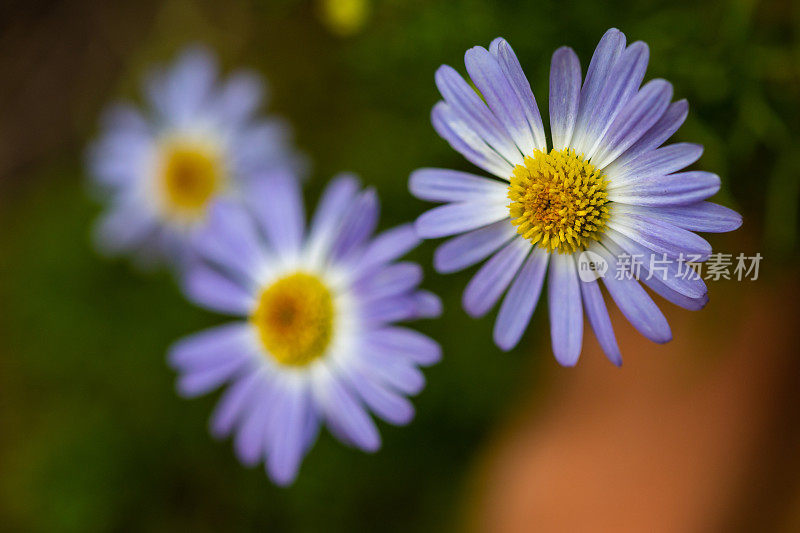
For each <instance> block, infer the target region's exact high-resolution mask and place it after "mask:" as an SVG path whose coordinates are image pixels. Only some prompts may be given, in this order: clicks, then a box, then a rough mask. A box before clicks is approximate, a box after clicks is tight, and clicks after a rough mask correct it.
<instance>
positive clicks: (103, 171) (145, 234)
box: [89, 46, 302, 261]
mask: <svg viewBox="0 0 800 533" xmlns="http://www.w3.org/2000/svg"><path fill="white" fill-rule="evenodd" d="M144 93H145V96H146V100H147V106H146V108H145V109H143V110H140V109H137V108H136V107H135V106H133V105H131V104H128V103H118V104H115V105H112V106H111V107H110V108H109V109H108V110H107V111H106V112H105V115H104V117H103V119H102V122H101V133H100V137H99V139H98V140H97V141H95V142H94V143H93V144H92V145H91V147H90V149H89V172H90V174H91V176H92V179H93V181H94V183H95V184H96V185H98V186H99V187H100V189H101V190H102V191H103V192H105V193H106V196H107V199H108V203H109V207H108V211H107V213H106V214H105V215H104V216H103V217H102V218H101V220H100V221H99V222H98V225H97V231H96V237H97V239H96V242H97V246H98V248H99V249H100V250H101V251H102V252H104V253H107V254H119V253H127V252H135V253H136V255H137V257H138V259H139V260H142V261H153V260H157V259H163V258H165V257H166V258H169V259H172V260H181V259H182V258H183V256H184V255H185V254H186V252H187V251H188V250H189V249H190V248H191V240H192V236H193V234H195V233H196V231H197V230H198V229H200V228H202V227H203V226H204V224H205V221H206V215H207V213H208V209H209V207H210V206H211V205H212V204H213V203H214V201H216V200H217V199H219V198H237V197H240V196H242V195H244V194H246V191H247V188H248V187H249V185H250V183H251V182H252V181H253V180H256V179H258V176H259V175H260V174H262V173H264V172H267V171H270V170H275V169H288V170H299V167H301V166H302V165H301V161H300V158H299V157H298V155H297V154H296V152H295V151H294V148H293V147H292V145H291V139H290V134H289V129H288V127H287V126H286V124H285V123H283V122H282V121H281V120H279V119H275V118H272V117H267V118H265V117H261V116H259V115H258V114H257V112H258V108H259V107H260V106H261V104H262V101H263V100H264V93H265V90H264V83H263V80H262V79H261V78H260V77H259V76H258V75H256V74H255V73H253V72H250V71H239V72H236V73H234V74H232V75H230V76H229V77H228V78H225V79H220V78H219V74H218V65H217V61H216V58H215V57H214V55H213V53H212V52H211V51H210V50H208V49H207V48H204V47H200V46H194V47H190V48H187V49H186V50H185V51H183V52H182V53H181V54H180V56H179V57H178V58H177V59H176V60H175V62H174V64H172V65H170V66H167V67H163V68H156V69H154V70H153V71H152V72H151V73H150V74H149V75H148V76H147V77H146V79H145V83H144Z"/></svg>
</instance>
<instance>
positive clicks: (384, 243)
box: [354, 224, 420, 276]
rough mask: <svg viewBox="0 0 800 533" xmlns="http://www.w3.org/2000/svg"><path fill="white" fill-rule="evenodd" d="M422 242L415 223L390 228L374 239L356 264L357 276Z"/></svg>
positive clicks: (372, 269)
mask: <svg viewBox="0 0 800 533" xmlns="http://www.w3.org/2000/svg"><path fill="white" fill-rule="evenodd" d="M419 242H420V238H419V237H418V236H417V232H416V230H415V229H414V225H413V224H403V225H401V226H397V227H394V228H391V229H388V230H386V231H384V232H382V233H380V234H378V235H377V236H376V237H375V238H374V239H372V240H371V241H370V242H369V244H368V245H367V246H366V248H365V250H364V254H363V255H362V256H361V257H360V258H359V260H358V263H357V264H356V265H355V266H354V268H355V274H354V275H356V276H364V275H366V274H368V273H371V272H373V271H374V270H375V269H377V268H380V267H382V266H383V265H386V264H387V263H390V262H391V261H394V260H395V259H397V258H398V257H402V256H404V255H405V254H406V253H408V252H409V251H411V250H413V249H414V248H415V247H416V246H417V245H418V244H419Z"/></svg>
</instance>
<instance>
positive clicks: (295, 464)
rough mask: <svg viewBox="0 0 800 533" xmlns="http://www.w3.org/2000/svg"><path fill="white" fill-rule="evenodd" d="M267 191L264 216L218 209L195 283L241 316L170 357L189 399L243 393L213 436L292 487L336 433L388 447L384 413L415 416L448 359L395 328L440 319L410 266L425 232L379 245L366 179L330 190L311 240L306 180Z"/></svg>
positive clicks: (262, 194)
mask: <svg viewBox="0 0 800 533" xmlns="http://www.w3.org/2000/svg"><path fill="white" fill-rule="evenodd" d="M256 189H257V190H255V191H254V194H253V195H252V196H251V198H250V201H249V202H248V204H249V206H250V211H251V212H252V213H253V215H254V217H253V218H251V217H250V216H249V215H248V213H247V212H246V211H245V210H243V209H241V208H240V207H237V206H236V205H233V204H228V203H223V202H219V203H217V204H216V205H214V206H213V207H212V208H211V215H210V222H209V225H208V227H207V228H206V229H205V230H204V232H203V234H202V237H201V238H200V239H199V240H198V244H199V247H198V251H199V257H201V258H202V260H201V261H199V262H197V263H195V264H193V265H192V266H191V267H190V268H189V269H188V270H187V271H186V277H185V291H186V294H187V295H188V296H189V298H190V299H191V300H192V301H194V302H195V303H197V304H198V305H200V306H203V307H206V308H208V309H211V310H214V311H219V312H222V313H227V314H232V315H236V316H239V317H241V319H240V320H238V321H236V322H233V323H230V324H227V325H224V326H220V327H217V328H214V329H211V330H208V331H204V332H202V333H199V334H196V335H194V336H191V337H188V338H186V339H184V340H182V341H180V342H178V343H177V344H176V345H175V346H174V347H173V348H172V349H171V352H170V356H169V361H170V363H171V365H172V366H173V367H174V368H175V369H177V371H178V373H179V374H180V376H179V378H178V383H177V387H178V390H179V392H180V393H181V394H182V395H184V396H189V397H191V396H197V395H199V394H203V393H206V392H209V391H210V390H212V389H214V388H216V387H219V386H220V385H223V384H226V383H227V384H229V385H230V386H229V388H228V389H227V390H226V392H225V393H224V395H223V397H222V399H221V401H220V402H219V405H218V408H217V410H216V412H215V413H214V415H213V416H212V420H211V430H212V433H213V434H214V435H216V436H224V435H228V434H231V433H233V435H234V437H233V439H234V447H235V450H236V454H237V455H238V456H239V458H240V460H241V461H242V463H244V464H245V465H254V464H256V463H258V462H260V461H261V460H263V461H264V462H265V465H266V469H267V472H268V474H269V475H270V477H271V478H272V479H273V480H274V481H275V482H276V483H279V484H282V485H283V484H288V483H291V482H292V481H293V480H294V478H295V476H296V475H297V470H298V468H299V465H300V462H301V461H302V459H303V457H304V455H305V454H306V452H307V451H308V450H309V448H310V447H311V445H312V444H313V443H314V441H315V440H316V436H317V432H318V429H319V427H320V426H321V425H322V424H323V423H324V424H325V425H327V427H328V429H329V430H330V431H331V433H333V435H334V436H336V437H337V438H338V439H339V440H341V441H342V442H344V443H346V444H349V445H351V446H354V447H356V448H359V449H361V450H364V451H375V450H377V449H378V448H379V447H380V443H381V441H380V436H379V434H378V430H377V428H376V427H375V423H374V422H373V420H372V418H371V417H370V415H369V412H370V411H371V412H373V413H375V415H377V416H378V417H380V418H382V419H383V420H385V421H387V422H390V423H392V424H398V425H401V424H406V423H408V422H409V421H410V420H411V419H412V417H413V416H414V408H413V407H412V405H411V403H410V402H409V400H408V399H407V398H406V396H407V395H413V394H416V393H418V392H419V391H420V390H421V389H422V388H423V386H424V384H425V380H424V377H423V374H422V373H421V371H420V370H419V367H420V366H425V365H430V364H433V363H435V362H436V361H438V360H439V357H440V350H439V346H438V345H437V344H436V343H435V342H433V341H432V340H431V339H429V338H428V337H426V336H424V335H422V334H420V333H417V332H416V331H413V330H411V329H407V328H404V327H400V326H396V325H394V323H395V322H401V321H406V320H413V319H417V318H423V317H433V316H438V314H439V313H440V302H439V300H438V298H436V297H435V296H434V295H432V294H430V293H427V292H425V291H420V290H418V288H417V285H418V284H419V282H420V281H421V280H422V269H421V268H420V266H419V265H417V264H415V263H408V262H396V260H397V258H399V257H400V256H402V255H404V254H405V253H406V252H408V251H409V250H411V249H412V248H414V247H415V246H416V245H417V244H418V238H417V236H416V232H415V231H414V229H413V227H412V226H411V225H410V224H409V225H404V226H399V227H396V228H394V229H390V230H388V231H386V232H384V233H381V234H380V235H378V236H376V237H374V238H373V237H372V233H373V231H374V229H375V226H376V223H377V220H378V199H377V197H376V195H375V193H374V191H372V190H366V191H360V190H359V186H358V183H357V181H356V180H355V179H354V178H352V177H349V176H341V177H339V178H336V179H334V180H333V181H332V182H331V183H330V185H329V186H328V187H327V189H326V190H325V191H324V193H323V195H322V199H321V201H320V205H319V207H318V209H317V212H316V214H315V215H314V217H313V218H312V221H311V225H310V228H309V229H308V231H307V232H306V230H305V229H304V226H305V223H304V218H305V217H304V214H303V202H302V199H301V195H300V191H299V189H298V185H297V180H296V179H293V177H292V176H288V175H277V176H274V177H272V178H271V179H270V180H269V181H265V182H263V183H260V184H259V186H258V187H256Z"/></svg>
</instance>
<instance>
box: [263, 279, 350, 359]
mask: <svg viewBox="0 0 800 533" xmlns="http://www.w3.org/2000/svg"><path fill="white" fill-rule="evenodd" d="M333 317H334V308H333V297H332V296H331V292H330V290H329V289H328V288H327V287H326V286H325V285H324V284H323V283H322V281H320V279H319V278H317V277H316V276H312V275H310V274H306V273H304V272H297V273H294V274H290V275H288V276H286V277H283V278H281V279H279V280H278V281H276V282H274V283H273V284H271V285H270V286H268V287H267V288H266V289H264V290H263V292H262V293H261V296H260V298H259V302H258V306H257V307H256V310H255V312H254V313H253V315H252V316H251V317H250V320H251V321H252V322H253V324H255V326H256V328H257V330H258V333H259V336H260V337H261V342H263V343H264V347H265V348H266V349H267V351H268V352H269V353H270V354H271V355H272V357H274V358H275V360H276V361H278V363H280V364H283V365H288V366H305V365H308V364H309V363H311V362H312V361H314V360H315V359H317V358H319V357H321V356H322V355H323V354H324V353H325V350H326V349H327V348H328V345H329V344H330V342H331V338H332V336H333Z"/></svg>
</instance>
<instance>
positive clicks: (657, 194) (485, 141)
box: [409, 29, 741, 366]
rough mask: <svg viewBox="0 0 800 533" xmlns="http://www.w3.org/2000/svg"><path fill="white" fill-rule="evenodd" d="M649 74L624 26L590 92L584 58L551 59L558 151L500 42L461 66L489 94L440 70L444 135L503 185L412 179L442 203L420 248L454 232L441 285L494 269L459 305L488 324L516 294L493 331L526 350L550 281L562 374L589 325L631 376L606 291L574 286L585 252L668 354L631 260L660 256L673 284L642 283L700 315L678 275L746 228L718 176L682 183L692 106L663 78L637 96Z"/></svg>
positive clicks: (437, 121)
mask: <svg viewBox="0 0 800 533" xmlns="http://www.w3.org/2000/svg"><path fill="white" fill-rule="evenodd" d="M647 62H648V48H647V45H646V44H645V43H643V42H635V43H633V44H631V45H629V46H626V40H625V35H624V34H623V33H621V32H620V31H618V30H616V29H611V30H609V31H608V32H606V33H605V35H604V36H603V38H602V39H601V40H600V43H599V44H598V46H597V48H596V50H595V52H594V55H593V56H592V60H591V62H590V63H589V68H588V69H587V71H586V76H585V78H583V79H582V77H581V66H580V62H579V60H578V57H577V55H576V54H575V52H574V51H573V50H572V49H571V48H567V47H563V48H559V49H558V50H556V52H555V53H554V54H553V58H552V63H551V69H550V99H549V108H550V139H549V141H548V139H547V138H546V136H545V131H544V127H543V125H542V118H541V115H540V114H539V109H538V107H537V104H536V99H535V98H534V96H533V92H532V90H531V86H530V84H529V83H528V80H527V79H526V77H525V74H524V73H523V71H522V68H521V67H520V64H519V61H518V60H517V57H516V55H515V54H514V51H513V50H512V49H511V47H510V46H509V44H508V43H507V42H506V41H505V40H503V39H499V38H498V39H495V40H494V41H493V42H492V43H491V45H490V47H489V49H488V50H486V49H484V48H481V47H474V48H472V49H471V50H469V51H467V53H466V56H465V63H466V67H467V72H468V73H469V76H470V78H471V80H472V83H473V84H474V87H475V88H477V91H479V93H478V92H476V91H475V90H474V89H473V87H472V86H470V84H468V83H467V82H466V81H465V80H464V79H463V78H462V77H461V76H460V75H459V74H458V73H457V72H456V71H455V70H454V69H453V68H451V67H449V66H446V65H444V66H442V67H440V68H439V70H438V71H437V72H436V85H437V87H438V88H439V91H440V92H441V94H442V96H443V98H444V101H440V102H439V103H437V104H436V105H435V106H434V108H433V112H432V122H433V126H434V128H435V129H436V131H437V132H438V133H439V135H440V136H441V137H442V138H444V139H445V140H446V141H447V142H448V143H449V144H450V145H451V146H452V147H453V148H454V149H455V150H457V151H458V152H460V153H461V154H462V155H463V156H464V157H466V158H467V159H468V160H469V161H470V162H472V163H473V164H475V165H477V166H478V167H480V168H482V169H483V170H485V171H486V172H488V173H490V174H492V175H493V176H495V177H497V178H499V179H494V178H488V177H483V176H477V175H473V174H469V173H465V172H457V171H454V170H445V169H436V168H424V169H420V170H417V171H416V172H414V173H413V174H412V175H411V178H410V182H409V187H410V189H411V192H412V193H413V194H414V195H415V196H417V197H418V198H421V199H424V200H429V201H434V202H443V203H446V205H443V206H439V207H436V208H434V209H431V210H430V211H428V212H426V213H424V214H423V215H421V216H420V217H419V218H418V219H417V222H416V228H417V231H418V233H419V234H420V236H422V237H424V238H438V237H446V236H451V235H458V236H457V237H454V238H452V239H450V240H449V241H447V242H445V243H444V244H443V245H441V246H440V247H439V248H438V249H437V250H436V254H435V258H434V261H435V267H436V269H437V270H438V271H440V272H454V271H458V270H461V269H464V268H466V267H469V266H471V265H474V264H476V263H478V262H480V261H482V260H483V259H485V258H487V257H489V256H491V258H490V259H489V260H488V261H487V262H486V263H484V264H483V265H482V266H481V268H480V269H479V270H478V272H477V274H476V275H475V276H474V277H473V278H472V280H471V281H470V282H469V284H468V285H467V287H466V290H465V291H464V296H463V305H464V309H465V310H466V311H467V313H469V314H470V315H472V316H474V317H478V316H482V315H484V314H485V313H487V312H488V311H489V310H490V309H491V308H492V307H493V306H494V305H495V304H496V303H497V302H498V301H499V300H500V299H501V297H503V294H504V293H505V297H504V298H503V301H502V304H501V305H500V311H499V314H498V316H497V320H496V322H495V327H494V340H495V343H496V344H497V345H498V346H499V347H500V348H502V349H504V350H509V349H511V348H513V347H514V346H516V344H517V343H518V342H519V340H520V337H521V336H522V334H523V332H524V331H525V329H526V328H527V325H528V322H529V321H530V319H531V315H532V313H533V310H534V308H535V307H536V303H537V301H538V299H539V296H540V293H541V291H542V287H543V284H544V279H545V276H547V277H548V278H549V280H548V289H547V296H548V303H549V305H548V308H549V314H550V331H551V337H552V345H553V352H554V354H555V357H556V359H557V360H558V362H559V363H561V364H562V365H565V366H571V365H574V364H575V363H576V362H577V360H578V357H579V355H580V351H581V345H582V340H583V317H584V312H585V313H586V316H587V318H588V319H589V324H590V325H591V326H592V329H593V330H594V332H595V335H596V336H597V339H598V340H599V342H600V345H601V346H602V348H603V350H604V352H605V353H606V355H607V356H608V358H609V359H610V360H611V361H612V362H613V363H615V364H617V365H619V364H621V362H622V359H621V356H620V351H619V347H618V346H617V342H616V339H615V337H614V331H613V329H612V326H611V321H610V319H609V314H608V310H607V308H606V304H605V301H604V298H603V295H602V292H601V289H600V286H599V284H598V283H597V281H596V280H595V279H591V277H589V279H584V278H585V277H584V276H579V271H578V263H579V260H582V257H583V256H582V254H589V256H590V257H591V258H595V259H597V262H598V263H600V264H605V266H606V268H607V269H608V271H607V273H606V275H605V276H603V279H602V281H603V284H604V285H605V287H606V289H607V291H608V293H609V294H610V295H611V298H612V299H613V300H614V302H616V304H617V306H618V307H619V308H620V310H621V311H622V314H623V315H624V316H625V317H626V318H627V319H628V320H629V321H630V322H631V323H632V324H633V325H634V326H635V327H636V329H638V330H639V331H640V332H641V333H642V334H644V335H645V336H646V337H647V338H649V339H651V340H652V341H655V342H659V343H661V342H667V341H669V340H670V339H671V336H672V334H671V332H670V328H669V325H668V324H667V321H666V320H665V318H664V316H663V314H662V313H661V311H660V310H659V309H658V307H657V306H656V304H655V303H654V302H653V300H652V299H651V297H650V296H649V295H648V293H647V292H646V291H645V289H644V288H643V287H642V285H641V283H640V281H639V280H638V279H635V278H633V277H632V276H622V278H621V279H618V276H617V275H615V274H614V273H615V272H625V271H626V269H627V267H626V265H624V264H623V259H624V257H625V256H626V254H629V255H630V256H640V257H641V262H642V263H643V265H642V266H643V268H642V273H643V274H647V267H648V266H649V265H650V264H651V262H650V259H651V258H659V259H662V258H666V259H667V261H665V262H666V263H668V265H667V266H666V267H664V268H666V270H667V274H666V275H663V276H660V275H657V276H647V275H642V276H640V278H641V281H642V282H643V283H645V285H647V286H648V287H649V288H650V289H651V290H652V291H653V292H655V293H657V294H659V295H660V296H662V297H663V298H665V299H666V300H668V301H670V302H672V303H674V304H677V305H680V306H682V307H684V308H687V309H693V310H695V309H700V308H701V307H703V306H704V305H705V303H706V302H707V301H708V296H707V290H706V287H705V284H704V283H703V281H702V280H701V279H698V277H697V276H684V275H682V274H681V273H680V272H679V271H680V269H681V267H683V268H684V269H685V268H686V266H685V265H684V264H683V263H681V262H679V261H678V260H679V259H680V258H682V257H685V258H691V260H692V261H695V262H698V261H703V260H705V259H706V258H708V256H709V255H710V253H711V246H710V245H709V244H708V242H706V241H705V240H704V239H703V238H701V237H699V236H698V235H696V234H695V233H693V232H696V231H703V232H725V231H731V230H734V229H736V228H737V227H739V225H740V224H741V217H740V216H739V215H738V214H737V213H735V212H733V211H731V210H730V209H727V208H725V207H722V206H719V205H716V204H713V203H710V202H706V201H704V200H706V199H707V198H708V197H710V196H712V195H714V194H715V193H716V192H717V191H718V190H719V187H720V179H719V177H718V176H716V175H715V174H712V173H710V172H704V171H681V170H682V169H684V168H685V167H686V166H688V165H691V164H692V163H694V162H695V161H697V159H698V158H699V157H700V154H701V153H702V147H701V146H699V145H696V144H689V143H676V144H670V145H666V146H663V147H662V146H661V145H662V144H663V143H664V142H665V141H666V140H667V139H669V138H670V137H671V136H672V134H673V133H675V131H676V130H677V129H678V128H679V127H680V125H681V124H682V123H683V121H684V119H685V118H686V115H687V112H688V105H687V103H686V101H685V100H680V101H677V102H671V99H672V86H671V85H670V84H669V83H668V82H666V81H664V80H661V79H655V80H652V81H649V82H647V83H645V84H644V85H643V86H642V85H641V84H642V80H643V79H644V75H645V70H646V68H647ZM548 143H549V144H548ZM548 268H549V274H548V273H547V271H548ZM628 270H629V269H628ZM654 270H655V269H654ZM646 278H649V279H646ZM684 278H686V279H684Z"/></svg>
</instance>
